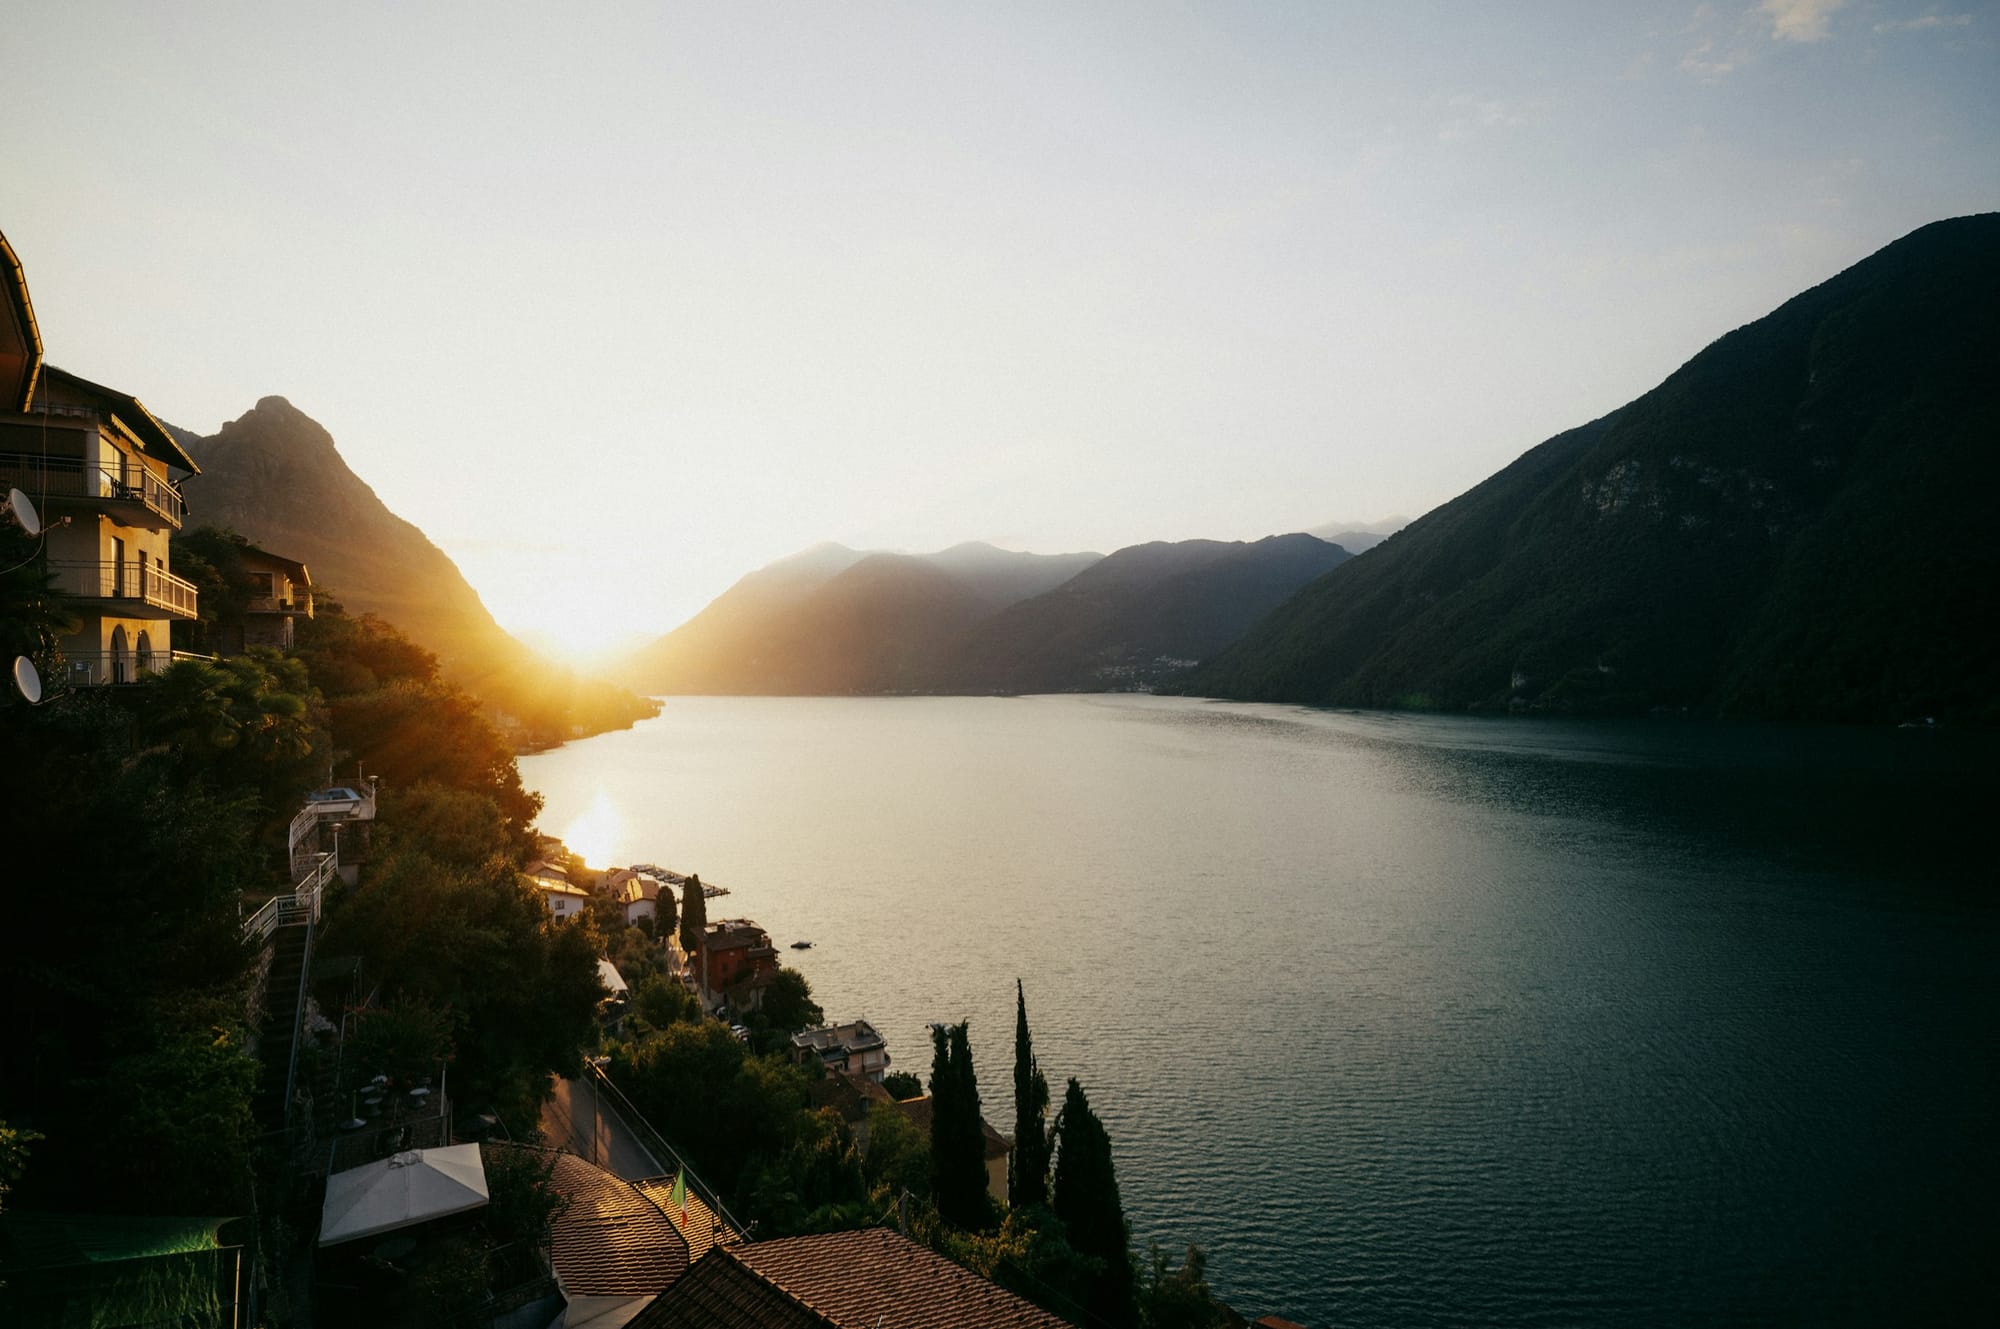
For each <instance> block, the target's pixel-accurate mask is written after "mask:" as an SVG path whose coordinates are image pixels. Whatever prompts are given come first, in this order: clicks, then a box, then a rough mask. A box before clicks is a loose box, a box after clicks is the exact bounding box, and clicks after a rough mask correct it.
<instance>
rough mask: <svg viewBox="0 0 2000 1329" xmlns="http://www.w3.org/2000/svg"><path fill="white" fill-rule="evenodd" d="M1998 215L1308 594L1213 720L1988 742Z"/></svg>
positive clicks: (1667, 390) (1209, 679)
mask: <svg viewBox="0 0 2000 1329" xmlns="http://www.w3.org/2000/svg"><path fill="white" fill-rule="evenodd" d="M1996 366H2000V215H1996V214H1987V215H1982V216H1977V217H1966V218H1959V219H1956V220H1953V221H1945V222H1938V223H1936V224H1934V225H1931V226H1926V227H1924V228H1922V229H1920V230H1918V231H1916V232H1913V233H1912V234H1911V235H1909V236H1906V237H1905V238H1903V239H1902V240H1899V241H1897V242H1895V243H1894V244H1891V245H1889V246H1888V247H1886V248H1885V249H1883V250H1881V251H1879V252H1878V253H1876V254H1874V255H1873V256H1871V257H1869V258H1867V259H1864V260H1863V261H1862V262H1860V263H1858V264H1856V265H1854V266H1853V267H1851V268H1849V269H1847V270H1846V271H1845V272H1842V273H1840V274H1839V275H1838V276H1836V277H1834V278H1832V279H1830V280H1828V281H1827V282H1824V283H1822V284H1821V285H1819V286H1817V287H1815V288H1813V289H1812V290H1810V291H1807V292H1805V293H1804V294H1802V295H1799V296H1797V297H1796V298H1794V299H1792V300H1790V301H1788V302H1786V303H1785V304H1784V305H1783V306H1781V307H1780V308H1779V309H1777V310H1776V311H1774V312H1773V313H1772V314H1770V315H1769V316H1767V317H1765V318H1763V319H1760V320H1758V321H1757V322H1754V323H1751V324H1749V325H1747V326H1745V327H1742V328H1739V329H1737V330H1736V331H1734V332H1731V333H1729V334H1728V335H1726V336H1724V337H1722V338H1720V339H1719V340H1718V341H1716V342H1715V343H1714V344H1712V345H1711V346H1709V347H1708V348H1707V349H1706V350H1704V351H1702V352H1701V353H1700V354H1699V355H1697V356H1695V357H1694V358H1693V359H1692V360H1690V361H1689V362H1688V363H1687V364H1685V365H1683V366H1682V367H1681V368H1680V369H1679V370H1677V371H1676V372H1675V373H1674V374H1672V375H1671V376H1670V377H1668V378H1667V379H1666V380H1665V381H1664V382H1663V383H1661V384H1660V386H1659V387H1657V388H1655V389H1654V390H1652V391H1651V392H1648V393H1647V394H1645V395H1644V396H1642V397H1640V398H1639V399H1637V400H1636V401H1634V402H1632V403H1630V404H1628V405H1626V406H1624V407H1622V408H1620V409H1619V410H1617V411H1614V412H1612V413H1611V414H1609V415H1607V416H1605V417H1603V418H1601V419H1599V420H1595V421H1593V422H1591V423H1589V424H1587V425H1583V426H1580V427H1579V428H1576V429H1572V430H1570V431H1568V432H1566V433H1563V434H1559V435H1557V436H1556V437H1554V438H1552V439H1550V440H1548V441H1547V442H1545V443H1543V444H1541V445H1540V446H1538V447H1536V448H1534V449H1532V450H1530V451H1529V452H1528V453H1526V454H1525V455H1523V456H1522V457H1521V458H1520V459H1519V460H1518V461H1516V462H1514V463H1513V464H1512V465H1510V466H1508V467H1506V468H1505V469H1504V470H1502V471H1500V472H1499V473H1498V474H1496V475H1494V476H1493V477H1491V478H1490V479H1488V480H1486V481H1485V482H1483V483H1481V484H1479V485H1478V486H1476V487H1474V488H1473V489H1471V490H1470V491H1468V492H1467V493H1465V494H1464V495H1461V496H1460V497H1459V498H1457V499H1455V500H1453V501H1452V502H1450V503H1447V504H1445V505H1444V506H1443V507H1440V508H1438V509H1437V510H1435V511H1433V512H1431V513H1430V514H1429V515H1427V516H1425V517H1423V518H1422V519H1420V520H1419V521H1417V522H1415V523H1413V524H1412V525H1411V526H1409V527H1408V528H1407V529H1406V530H1404V531H1402V532H1401V533H1399V534H1398V535H1397V536H1396V537H1395V538H1394V539H1393V540H1390V541H1388V542H1387V543H1385V544H1384V545H1382V546H1381V547H1380V548H1377V549H1373V550H1370V551H1369V552H1368V553H1366V554H1364V555H1362V556H1360V557H1358V558H1356V559H1354V560H1353V561H1352V562H1351V563H1348V564H1346V565H1344V566H1342V567H1340V568H1337V569H1335V570H1334V571H1332V572H1330V573H1328V574H1327V575H1325V576H1323V577H1321V578H1319V579H1318V580H1317V581H1315V582H1313V583H1312V584H1311V585H1309V586H1307V587H1305V588H1304V589H1303V590H1301V591H1300V592H1299V593H1298V594H1297V595H1296V596H1294V597H1293V598H1292V599H1291V600H1290V601H1288V602H1287V603H1286V604H1284V605H1283V606H1282V607H1281V608H1279V609H1278V610H1277V611H1276V612H1275V613H1273V614H1272V615H1270V616H1269V617H1268V618H1266V619H1265V620H1264V621H1262V622H1261V623H1259V624H1258V625H1257V626H1256V627H1255V628H1253V629H1252V630H1251V631H1250V632H1248V633H1247V634H1245V636H1244V637H1243V638H1242V639H1241V640H1239V641H1238V642H1236V643H1235V644H1234V645H1232V646H1230V647H1229V648H1228V649H1226V650H1224V651H1222V652H1221V653H1220V654H1219V655H1218V656H1217V657H1216V658H1215V659H1214V660H1212V661H1210V662H1208V663H1207V664H1206V665H1204V666H1203V667H1202V668H1201V669H1200V670H1199V671H1197V672H1196V673H1195V674H1194V675H1193V676H1192V677H1191V678H1190V679H1189V680H1187V682H1186V684H1185V685H1184V686H1185V688H1186V690H1189V691H1195V692H1200V693H1205V694H1207V695H1211V696H1218V697H1234V698H1244V699H1255V700H1282V701H1295V702H1307V703H1314V704H1351V705H1364V706H1393V705H1405V706H1437V707H1491V708H1507V709H1529V710H1544V709H1549V710H1582V711H1590V710H1633V709H1642V708H1646V707H1659V706H1665V707H1673V708H1680V707H1688V708H1691V709H1697V710H1701V711H1709V712H1719V713H1724V714H1738V715H1753V716H1764V717H1772V718H1786V719H1807V718H1811V719H1839V720H1867V721H1884V720H1901V719H1906V718H1909V717H1911V716H1916V715H1932V714H1936V715H1953V716H1969V717H1977V718H1983V719H1986V720H1991V719H1993V718H1994V716H1995V712H1996V703H1995V701H1994V700H1993V697H1992V695H1991V690H1990V687H1991V685H1990V680H1991V679H1992V678H1993V677H1995V676H1996V670H1997V669H2000V650H1997V649H1996V645H1995V643H1996V640H2000V634H1995V633H1994V632H1993V631H1992V606H1991V597H1992V587H1993V585H1994V584H1995V578H1996V574H2000V558H1996V554H1995V546H1994V541H1993V540H1992V537H1991V534H1990V527H1991V516H1990V510H1991V507H1992V503H1993V497H1994V494H1995V490H1996V481H2000V451H1996V448H1995V446H1994V444H1995V439H1996V438H2000V369H1996Z"/></svg>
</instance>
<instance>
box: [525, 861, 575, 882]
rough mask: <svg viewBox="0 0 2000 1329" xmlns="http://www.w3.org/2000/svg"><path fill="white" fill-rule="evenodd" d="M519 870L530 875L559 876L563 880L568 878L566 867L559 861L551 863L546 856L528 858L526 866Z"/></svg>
mask: <svg viewBox="0 0 2000 1329" xmlns="http://www.w3.org/2000/svg"><path fill="white" fill-rule="evenodd" d="M521 871H523V872H525V873H527V874H528V875H529V876H531V877H560V878H562V879H563V880H564V881H568V880H569V869H568V868H566V867H564V866H563V865H562V864H560V863H551V862H549V860H547V859H546V858H537V859H533V860H530V862H529V863H528V866H526V867H524V868H522V869H521Z"/></svg>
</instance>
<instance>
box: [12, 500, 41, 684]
mask: <svg viewBox="0 0 2000 1329" xmlns="http://www.w3.org/2000/svg"><path fill="white" fill-rule="evenodd" d="M14 492H15V493H17V494H18V493H19V492H21V491H20V490H18V489H17V490H15V491H14ZM29 510H30V511H33V509H29ZM14 690H15V691H17V692H19V693H20V694H21V695H22V696H23V697H25V698H26V699H27V702H28V705H30V706H39V705H41V704H42V676H41V674H40V673H39V672H37V671H36V669H35V662H34V661H33V660H30V659H29V658H28V657H27V656H25V655H17V656H15V657H14Z"/></svg>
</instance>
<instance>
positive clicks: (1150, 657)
mask: <svg viewBox="0 0 2000 1329" xmlns="http://www.w3.org/2000/svg"><path fill="white" fill-rule="evenodd" d="M1346 557H1347V553H1346V551H1345V550H1342V549H1339V548H1337V547H1335V546H1333V545H1329V544H1326V543H1325V542H1324V541H1321V540H1316V539H1314V538H1313V537H1311V536H1307V535H1288V536H1274V537H1272V538H1270V539H1268V540H1261V541H1258V542H1256V543H1255V544H1226V543H1223V542H1220V541H1215V540H1188V541H1183V542H1181V543H1178V544H1165V543H1155V544H1147V545H1135V546H1133V547H1132V548H1129V549H1121V550H1119V551H1118V552H1117V553H1115V554H1113V555H1111V556H1110V557H1109V558H1105V557H1103V556H1101V555H1098V554H1058V555H1042V554H1021V553H1013V552H1010V551H1007V550H1002V549H996V548H994V547H993V546H992V545H987V544H963V545H957V546H955V547H953V548H951V549H947V550H944V551H942V552H941V553H936V554H922V555H912V554H885V553H861V552H857V551H855V550H852V549H846V548H843V547H842V546H839V545H819V546H816V547H815V548H813V549H809V550H807V551H805V552H804V553H802V554H796V555H793V556H792V557H791V558H788V559H784V560H781V561H780V562H777V563H773V564H771V565H770V566H768V567H765V568H761V569H759V570H758V571H756V572H753V573H751V574H750V575H749V576H747V577H745V578H743V579H742V580H741V581H739V582H738V583H737V584H736V585H735V586H733V587H731V588H730V589H729V590H728V591H727V592H725V593H724V594H723V595H721V596H719V597H717V598H716V600H715V601H714V603H712V604H710V605H709V606H708V607H707V608H706V609H704V610H702V612H701V613H699V614H697V615H696V616H695V617H694V618H692V619H690V620H689V621H688V622H687V623H686V624H685V625H683V626H682V627H680V628H678V629H676V630H675V631H673V632H670V633H668V634H667V635H666V636H665V637H662V638H661V639H660V640H659V641H657V642H654V643H653V644H652V645H651V646H648V647H646V648H645V649H643V650H641V651H640V652H638V653H636V654H635V655H634V656H633V657H632V659H631V661H630V663H629V664H628V665H627V666H626V667H625V668H623V669H621V670H620V671H619V672H618V677H620V678H622V679H625V680H626V681H628V682H630V683H631V684H632V685H633V686H634V687H637V688H639V689H640V690H642V691H649V692H709V693H781V694H818V693H850V692H855V693H876V692H1027V691H1061V690H1067V689H1103V688H1128V687H1134V686H1139V685H1143V684H1148V683H1150V682H1152V681H1153V680H1154V679H1156V678H1159V677H1163V676H1165V675H1166V674H1168V673H1171V672H1173V671H1175V670H1178V669H1182V668H1185V667H1186V665H1187V664H1188V663H1190V662H1192V661H1193V660H1195V659H1198V658H1200V656H1201V655H1203V654H1205V653H1208V652H1212V651H1215V650H1219V649H1220V648H1221V647H1222V646H1224V645H1226V644H1227V643H1228V642H1230V641H1232V640H1234V639H1235V637H1236V636H1237V635H1238V634H1239V633H1241V632H1242V631H1243V629H1244V628H1245V627H1246V626H1248V625H1249V624H1250V623H1251V622H1253V621H1254V620H1255V619H1256V618H1257V617H1258V616H1259V615H1261V614H1263V613H1265V612H1266V611H1268V610H1269V609H1271V608H1272V607H1273V606H1275V605H1277V604H1278V603H1280V602H1281V601H1282V600H1284V599H1285V597H1286V596H1288V595H1289V594H1291V592H1292V591H1294V590H1295V589H1297V588H1298V587H1299V586H1301V585H1303V584H1304V583H1305V582H1307V581H1309V580H1311V579H1312V578H1313V577H1315V576H1317V575H1319V573H1321V572H1324V571H1325V570H1326V569H1328V568H1330V567H1332V566H1334V565H1335V564H1336V563H1338V562H1340V561H1341V560H1342V559H1344V558H1346Z"/></svg>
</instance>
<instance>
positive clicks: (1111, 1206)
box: [1054, 1076, 1136, 1325]
mask: <svg viewBox="0 0 2000 1329" xmlns="http://www.w3.org/2000/svg"><path fill="white" fill-rule="evenodd" d="M1054 1192H1055V1193H1054V1209H1055V1212H1056V1217H1057V1218H1060V1219H1061V1220H1062V1221H1063V1226H1064V1227H1065V1228H1066V1229H1067V1230H1068V1232H1069V1241H1070V1245H1072V1246H1074V1247H1075V1248H1076V1249H1077V1251H1078V1252H1079V1253H1080V1254H1083V1255H1087V1256H1089V1257H1091V1258H1092V1259H1094V1260H1097V1261H1100V1262H1101V1263H1102V1265H1103V1271H1102V1272H1101V1273H1100V1274H1098V1275H1097V1277H1096V1278H1094V1279H1092V1280H1091V1284H1090V1290H1089V1294H1088V1296H1087V1297H1086V1298H1085V1302H1086V1304H1087V1306H1088V1307H1089V1309H1090V1312H1091V1314H1093V1315H1095V1316H1096V1317H1098V1318H1099V1319H1101V1320H1103V1321H1104V1322H1105V1323H1107V1324H1114V1325H1129V1324H1132V1323H1134V1322H1135V1317H1136V1312H1135V1311H1134V1309H1133V1302H1132V1255H1131V1234H1130V1233H1129V1232H1128V1231H1127V1229H1126V1226H1125V1206H1124V1204H1123V1202H1121V1201H1120V1199H1119V1198H1118V1175H1117V1172H1116V1170H1115V1169H1114V1168H1113V1167H1112V1164H1111V1137H1110V1136H1109V1135H1108V1134H1106V1132H1105V1130H1104V1123H1103V1122H1101V1121H1099V1120H1098V1119H1097V1114H1096V1113H1094V1112H1092V1111H1091V1110H1090V1100H1089V1099H1087V1098H1085V1097H1084V1093H1083V1086H1082V1085H1080V1084H1078V1083H1077V1082H1076V1077H1075V1076H1071V1077H1070V1081H1069V1092H1068V1093H1066V1094H1065V1095H1064V1096H1063V1108H1062V1112H1061V1113H1060V1114H1059V1115H1058V1116H1057V1117H1056V1165H1055V1188H1054Z"/></svg>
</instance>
